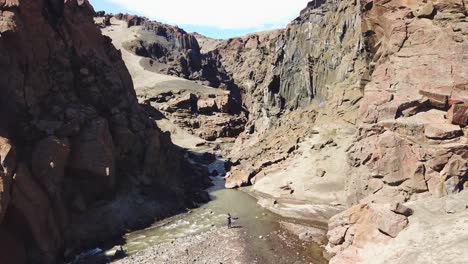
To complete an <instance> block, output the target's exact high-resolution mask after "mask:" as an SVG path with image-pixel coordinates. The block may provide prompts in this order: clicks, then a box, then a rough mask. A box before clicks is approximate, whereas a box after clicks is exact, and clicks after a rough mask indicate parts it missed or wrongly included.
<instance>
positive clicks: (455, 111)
mask: <svg viewBox="0 0 468 264" xmlns="http://www.w3.org/2000/svg"><path fill="white" fill-rule="evenodd" d="M447 119H448V120H449V121H450V122H451V123H452V124H455V125H460V126H466V125H468V103H463V104H454V105H452V107H450V109H449V111H448V112H447Z"/></svg>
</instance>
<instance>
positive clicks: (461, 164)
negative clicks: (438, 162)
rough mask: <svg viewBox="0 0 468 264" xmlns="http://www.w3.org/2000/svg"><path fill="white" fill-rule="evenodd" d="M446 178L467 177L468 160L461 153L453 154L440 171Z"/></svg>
mask: <svg viewBox="0 0 468 264" xmlns="http://www.w3.org/2000/svg"><path fill="white" fill-rule="evenodd" d="M440 175H441V176H442V177H443V178H444V179H448V178H450V177H465V176H467V175H468V160H467V159H464V158H462V157H461V156H459V155H453V156H452V157H451V158H450V160H449V161H448V162H447V164H446V165H445V167H444V169H443V170H442V171H441V172H440Z"/></svg>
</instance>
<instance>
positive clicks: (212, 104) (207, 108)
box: [197, 98, 218, 114]
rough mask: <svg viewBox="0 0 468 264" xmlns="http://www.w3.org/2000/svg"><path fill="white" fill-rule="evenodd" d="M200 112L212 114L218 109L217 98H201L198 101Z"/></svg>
mask: <svg viewBox="0 0 468 264" xmlns="http://www.w3.org/2000/svg"><path fill="white" fill-rule="evenodd" d="M197 109H198V112H200V113H203V114H212V113H213V112H216V111H218V106H217V104H216V99H214V98H206V99H199V100H198V102H197Z"/></svg>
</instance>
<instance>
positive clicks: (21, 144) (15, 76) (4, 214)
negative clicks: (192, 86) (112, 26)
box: [0, 0, 207, 263]
mask: <svg viewBox="0 0 468 264" xmlns="http://www.w3.org/2000/svg"><path fill="white" fill-rule="evenodd" d="M93 15H94V10H93V9H92V7H91V6H90V4H89V2H88V1H87V0H71V1H65V2H64V1H55V0H54V1H52V0H48V1H35V0H25V1H0V33H1V37H0V69H1V71H0V92H1V97H0V118H1V120H2V122H1V124H0V160H1V166H0V176H1V177H0V233H2V234H1V236H0V237H1V241H0V244H2V246H1V247H0V248H1V249H2V253H1V254H0V255H2V256H5V254H7V253H3V251H4V250H8V251H9V252H8V254H10V253H11V257H12V258H11V259H10V260H14V263H25V261H28V262H30V261H29V260H28V259H29V258H34V263H36V262H38V263H55V262H61V261H62V258H63V256H64V252H65V251H67V254H70V253H73V252H74V251H75V250H80V249H81V248H83V247H90V246H95V245H96V244H97V243H99V242H102V241H103V240H105V239H107V238H109V237H112V236H116V235H119V234H120V232H123V230H124V228H125V227H129V226H128V225H127V224H128V223H130V224H129V225H130V226H131V225H132V224H131V223H133V222H136V221H135V219H136V218H140V217H142V218H143V217H144V216H146V217H148V215H151V214H157V213H166V214H167V213H168V212H169V210H168V211H166V212H158V209H157V208H156V207H150V206H146V207H141V206H136V205H133V204H132V199H131V198H128V197H130V196H132V195H136V194H135V193H145V195H146V196H144V197H145V198H146V199H152V200H153V201H158V202H160V203H166V204H167V206H168V208H172V210H175V209H177V208H184V207H185V202H186V201H188V200H190V199H189V197H191V195H192V194H195V193H197V195H196V196H197V197H199V196H200V195H199V194H198V191H199V190H200V189H202V188H203V187H204V186H206V184H207V182H206V180H203V179H202V180H201V181H198V179H200V177H201V175H202V174H203V172H199V173H194V174H191V176H190V177H182V175H183V174H184V172H185V171H189V170H191V169H190V168H188V166H189V165H187V164H186V163H185V162H184V159H183V153H182V151H181V150H180V149H178V148H176V147H175V146H173V145H172V143H171V141H170V137H169V136H168V135H165V134H163V133H162V132H161V131H160V130H159V129H158V128H157V127H156V125H155V123H154V120H152V119H151V118H150V117H149V116H148V115H147V114H146V112H145V111H144V110H143V109H142V108H141V107H140V105H139V104H138V101H137V99H136V95H135V91H134V89H133V84H132V80H131V78H130V75H129V73H128V71H127V69H126V67H125V64H124V63H123V61H122V59H121V55H120V52H119V51H117V50H116V49H115V48H114V46H113V45H112V44H111V40H110V39H109V38H107V37H104V36H102V35H101V33H100V31H99V29H98V28H97V27H96V25H95V24H94V22H93ZM99 15H101V16H105V14H102V13H101V14H99ZM125 19H127V20H128V21H129V25H136V24H140V23H141V22H142V20H140V19H138V18H136V17H133V18H130V17H126V18H125ZM106 23H107V22H106ZM186 44H187V43H185V44H184V45H186ZM17 164H20V165H18V166H17ZM14 175H15V176H14ZM142 185H144V186H147V187H146V188H147V189H144V190H142V188H143V187H141V186H142ZM158 189H161V190H164V191H161V192H158V193H155V191H154V190H158ZM123 197H127V198H123ZM174 197H175V198H174ZM103 199H107V200H103ZM114 199H122V200H123V201H126V203H121V206H120V207H119V209H120V210H119V211H115V210H112V208H113V207H112V206H108V205H109V204H112V202H114ZM158 208H159V207H158ZM159 210H160V209H159ZM2 220H3V222H2ZM7 238H8V242H7V241H6V240H5V239H7ZM4 244H8V246H4ZM16 253H18V254H16ZM16 255H18V256H22V258H20V257H18V258H16V257H15V256H16ZM0 259H1V258H0ZM1 262H2V263H4V262H3V260H2V261H1ZM5 263H7V262H5Z"/></svg>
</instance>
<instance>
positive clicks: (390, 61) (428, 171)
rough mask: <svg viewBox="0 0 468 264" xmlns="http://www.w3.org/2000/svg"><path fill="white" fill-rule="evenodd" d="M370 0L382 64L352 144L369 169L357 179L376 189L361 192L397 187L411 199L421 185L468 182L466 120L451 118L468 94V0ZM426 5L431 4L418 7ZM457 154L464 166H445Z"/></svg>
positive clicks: (439, 189) (368, 16) (430, 188)
mask: <svg viewBox="0 0 468 264" xmlns="http://www.w3.org/2000/svg"><path fill="white" fill-rule="evenodd" d="M366 6H367V7H368V8H369V10H365V11H364V12H363V16H364V21H365V24H364V26H365V27H364V29H365V33H366V34H368V35H370V36H372V37H371V40H370V41H371V42H373V43H376V47H375V53H374V55H373V59H372V60H373V62H374V63H375V70H374V71H373V74H372V76H371V81H370V82H369V83H368V84H367V85H366V87H365V89H364V99H363V100H362V102H361V105H360V115H361V119H360V121H361V122H362V125H361V130H360V132H359V135H358V137H357V139H356V144H355V146H354V147H353V148H352V149H351V150H350V160H351V164H352V166H354V167H356V168H358V170H360V169H362V168H364V171H366V173H364V174H363V171H362V170H361V171H359V174H360V176H357V175H356V176H355V177H356V178H355V179H357V180H356V181H357V182H359V181H360V182H361V183H357V185H358V186H359V185H360V186H366V185H367V186H366V187H365V188H366V189H368V190H367V191H366V190H362V191H357V193H362V194H365V195H366V194H370V193H374V196H379V193H382V194H384V195H383V196H386V195H387V196H388V195H389V193H393V194H395V195H397V194H398V195H397V196H400V197H401V199H403V200H407V199H411V198H417V196H418V195H417V194H418V193H424V192H429V193H431V194H433V195H439V196H440V195H442V196H443V195H447V194H449V193H453V192H458V191H460V190H463V188H464V187H463V185H464V182H465V181H466V176H467V175H466V172H465V169H464V167H465V166H466V165H465V164H466V162H467V161H466V159H467V155H468V153H467V147H468V145H467V139H466V135H465V137H463V134H464V132H463V130H462V127H460V125H459V124H460V123H462V122H457V121H456V120H455V122H454V120H453V118H452V119H451V120H450V119H447V117H449V116H450V114H448V113H447V111H448V110H449V108H450V107H454V108H457V106H455V105H458V103H459V102H466V101H467V100H468V97H467V96H468V94H467V88H466V85H467V83H468V79H467V78H466V74H465V72H466V71H467V70H468V68H467V67H468V57H467V55H468V53H467V52H466V50H467V48H468V46H467V45H468V42H467V41H468V38H467V34H466V32H464V31H463V30H462V29H461V28H464V26H466V25H467V21H466V9H465V7H464V5H463V2H461V1H459V2H457V1H438V2H434V3H424V2H422V1H412V2H408V3H405V2H401V1H390V2H387V3H380V2H375V1H374V2H372V1H369V2H367V3H366ZM425 9H428V10H431V12H429V11H428V12H426V13H427V14H426V15H421V14H420V13H418V12H421V10H425ZM459 28H460V29H459ZM377 43H378V44H377ZM462 111H463V110H462ZM452 112H453V110H452ZM450 123H452V124H450ZM465 134H466V133H465ZM450 156H453V158H456V159H457V160H460V161H459V163H460V165H457V168H459V169H455V170H453V169H449V168H448V169H446V170H444V168H445V167H446V166H450ZM442 157H447V158H442ZM457 162H458V161H457ZM462 164H463V165H462ZM443 170H444V171H445V172H442V171H443ZM448 171H450V172H448ZM363 175H368V176H371V177H369V178H367V177H366V176H364V177H363ZM371 181H372V182H373V183H372V186H370V185H369V184H367V183H368V182H371ZM366 182H367V183H366ZM355 183H356V182H355ZM362 183H363V184H362ZM358 189H359V187H358ZM361 198H362V196H361Z"/></svg>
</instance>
